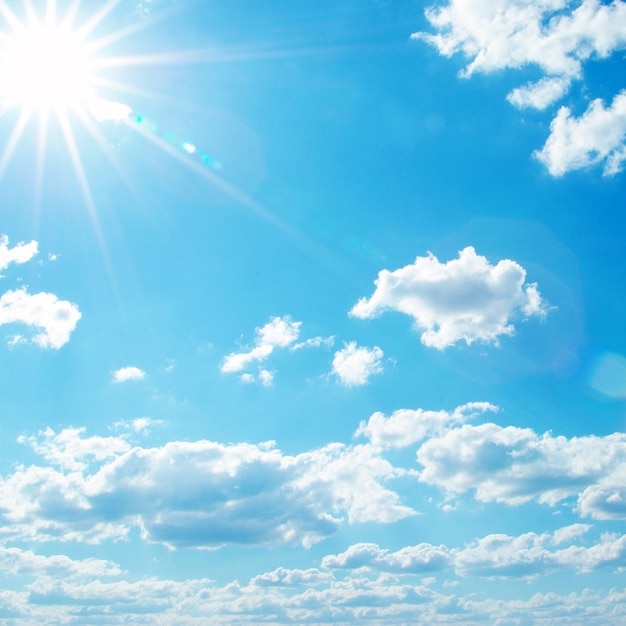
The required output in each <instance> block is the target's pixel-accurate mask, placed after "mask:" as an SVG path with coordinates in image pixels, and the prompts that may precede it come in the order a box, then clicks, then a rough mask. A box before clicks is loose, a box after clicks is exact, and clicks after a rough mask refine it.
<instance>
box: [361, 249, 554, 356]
mask: <svg viewBox="0 0 626 626" xmlns="http://www.w3.org/2000/svg"><path fill="white" fill-rule="evenodd" d="M525 281H526V270H525V269H524V268H523V267H522V266H521V265H519V264H518V263H516V262H515V261H511V260H509V259H505V260H503V261H499V262H498V263H497V265H495V266H494V265H491V264H490V263H489V261H488V260H487V259H486V258H485V257H484V256H478V255H477V254H476V252H475V250H474V248H472V247H471V246H468V247H467V248H465V249H464V250H461V251H460V252H459V258H458V259H454V260H452V261H448V262H447V263H440V262H439V260H438V259H437V257H435V256H434V255H433V254H432V253H428V256H425V257H417V258H416V259H415V263H413V264H412V265H407V266H405V267H402V268H400V269H397V270H394V271H389V270H382V271H380V272H379V274H378V279H377V280H375V281H374V284H375V285H376V291H375V292H374V294H373V295H372V297H371V298H369V299H367V298H362V299H361V300H359V301H358V302H357V304H356V305H355V306H354V307H353V308H352V310H351V311H350V315H352V316H354V317H359V318H364V319H369V318H373V317H377V316H379V315H380V314H381V313H383V312H384V311H388V310H394V311H399V312H401V313H405V314H406V315H410V316H411V317H412V318H413V320H414V323H415V327H416V328H418V329H424V330H425V332H423V333H422V336H421V340H422V343H423V344H424V345H426V346H429V347H433V348H438V349H440V350H442V349H444V348H447V347H449V346H451V345H453V344H455V343H457V342H458V341H465V342H466V343H467V344H471V343H473V342H475V341H481V342H485V343H493V344H496V345H497V343H498V338H499V337H500V336H501V335H512V334H513V333H514V331H515V328H514V326H513V324H512V320H513V318H514V317H515V316H518V317H522V318H528V317H530V316H533V315H536V316H540V317H541V316H544V315H545V313H546V310H547V309H546V304H545V302H544V301H543V299H542V298H541V295H540V294H539V290H538V289H537V284H536V283H526V282H525Z"/></svg>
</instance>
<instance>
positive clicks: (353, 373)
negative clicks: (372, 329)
mask: <svg viewBox="0 0 626 626" xmlns="http://www.w3.org/2000/svg"><path fill="white" fill-rule="evenodd" d="M382 358H383V351H382V350H381V349H380V348H379V347H378V346H374V347H373V348H367V347H364V346H357V345H356V341H350V342H349V343H346V344H345V345H344V347H343V348H342V349H341V350H338V351H337V352H335V356H334V357H333V365H332V373H333V374H335V375H336V376H337V377H338V378H339V380H340V381H341V383H342V384H343V385H346V386H347V387H360V386H361V385H366V384H367V383H368V382H369V379H370V377H371V376H373V375H374V374H380V373H381V372H382V371H383V366H382V364H381V361H382Z"/></svg>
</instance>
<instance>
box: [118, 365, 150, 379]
mask: <svg viewBox="0 0 626 626" xmlns="http://www.w3.org/2000/svg"><path fill="white" fill-rule="evenodd" d="M112 376H113V382H115V383H124V382H126V381H128V380H143V379H144V378H145V377H146V373H145V372H144V371H143V370H141V369H139V368H138V367H135V366H133V365H129V366H128V367H121V368H120V369H118V370H115V371H114V372H112Z"/></svg>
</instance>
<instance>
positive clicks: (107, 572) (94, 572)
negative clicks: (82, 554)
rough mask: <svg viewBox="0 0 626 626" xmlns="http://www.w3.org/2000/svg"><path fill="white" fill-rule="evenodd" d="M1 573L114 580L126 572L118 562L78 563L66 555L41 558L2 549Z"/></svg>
mask: <svg viewBox="0 0 626 626" xmlns="http://www.w3.org/2000/svg"><path fill="white" fill-rule="evenodd" d="M0 571H2V572H4V573H5V574H10V575H12V576H49V577H52V578H62V579H68V578H83V579H84V578H85V577H89V578H92V577H101V576H107V577H113V576H120V575H121V574H122V573H123V572H122V570H121V569H120V567H119V566H118V565H117V564H116V563H112V562H111V561H103V560H102V559H93V558H89V559H81V560H75V559H70V558H69V557H67V556H65V555H63V554H54V555H51V556H42V555H40V554H35V553H34V552H32V551H31V550H21V549H20V548H7V547H4V546H0Z"/></svg>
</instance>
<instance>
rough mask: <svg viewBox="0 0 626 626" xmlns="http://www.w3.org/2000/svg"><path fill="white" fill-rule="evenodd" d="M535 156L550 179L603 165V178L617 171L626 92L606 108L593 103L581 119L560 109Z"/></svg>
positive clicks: (625, 134) (624, 134)
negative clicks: (549, 175) (599, 164)
mask: <svg viewBox="0 0 626 626" xmlns="http://www.w3.org/2000/svg"><path fill="white" fill-rule="evenodd" d="M535 156H536V157H537V158H538V159H539V160H540V161H541V162H542V163H544V165H545V166H546V167H547V168H548V171H549V172H550V173H551V174H552V175H553V176H562V175H563V174H565V173H567V172H569V171H571V170H576V169H581V168H584V167H589V166H591V165H595V164H597V163H604V175H605V176H610V175H613V174H616V173H617V172H619V171H621V169H622V164H623V162H624V161H625V160H626V90H624V91H622V92H620V93H619V94H618V95H616V96H615V98H614V99H613V103H612V104H611V106H610V107H609V108H608V109H606V108H605V107H604V103H603V102H602V100H594V101H593V102H592V103H591V104H590V105H589V108H588V109H587V110H586V111H585V113H583V115H582V116H581V117H578V118H574V117H572V116H571V111H570V110H569V109H568V108H567V107H561V108H560V109H559V112H558V113H557V115H556V117H555V118H554V120H552V123H551V124H550V136H549V137H548V140H547V141H546V143H545V145H544V147H543V148H542V149H541V150H538V151H537V152H536V153H535Z"/></svg>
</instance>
